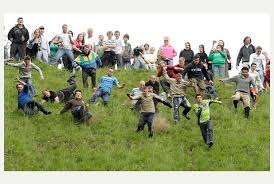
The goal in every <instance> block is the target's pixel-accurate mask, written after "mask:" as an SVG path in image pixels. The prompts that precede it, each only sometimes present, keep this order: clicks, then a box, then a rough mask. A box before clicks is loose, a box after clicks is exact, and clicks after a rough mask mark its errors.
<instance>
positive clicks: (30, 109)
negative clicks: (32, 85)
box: [23, 100, 48, 116]
mask: <svg viewBox="0 0 274 184" xmlns="http://www.w3.org/2000/svg"><path fill="white" fill-rule="evenodd" d="M23 111H24V113H25V115H28V116H31V115H33V114H35V113H37V112H38V111H41V112H43V113H44V114H48V111H47V110H46V109H45V108H44V107H43V106H42V105H41V104H40V103H38V102H36V101H34V100H32V101H30V102H28V103H26V104H25V105H24V107H23Z"/></svg>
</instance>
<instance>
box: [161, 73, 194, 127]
mask: <svg viewBox="0 0 274 184" xmlns="http://www.w3.org/2000/svg"><path fill="white" fill-rule="evenodd" d="M163 74H164V77H165V79H166V81H167V82H168V83H169V84H170V93H171V96H172V101H173V110H174V113H173V117H174V121H175V124H177V123H178V122H179V121H180V114H179V107H180V106H183V107H184V108H185V109H184V111H183V115H184V116H185V118H186V119H190V118H189V116H188V115H187V114H188V112H189V111H190V109H191V105H190V103H189V101H188V100H187V98H186V97H185V92H184V87H185V86H186V85H188V84H189V82H187V81H185V80H183V78H182V75H181V74H180V73H177V74H176V79H173V78H170V77H169V76H168V74H167V71H166V70H164V71H163Z"/></svg>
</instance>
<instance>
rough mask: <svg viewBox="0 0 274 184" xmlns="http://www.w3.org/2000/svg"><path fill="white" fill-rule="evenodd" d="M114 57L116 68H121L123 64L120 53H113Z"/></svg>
mask: <svg viewBox="0 0 274 184" xmlns="http://www.w3.org/2000/svg"><path fill="white" fill-rule="evenodd" d="M115 57H116V59H117V65H118V68H122V66H123V60H122V54H115Z"/></svg>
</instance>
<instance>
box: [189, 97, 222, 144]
mask: <svg viewBox="0 0 274 184" xmlns="http://www.w3.org/2000/svg"><path fill="white" fill-rule="evenodd" d="M196 101H197V103H196V104H194V107H193V110H194V112H195V114H196V116H197V117H198V125H199V126H200V129H201V133H202V136H203V139H204V141H205V143H206V144H207V145H208V147H209V148H210V147H211V146H213V126H212V121H211V117H210V109H209V107H210V104H211V103H219V104H221V103H222V102H221V101H218V100H203V97H202V95H200V94H197V95H196Z"/></svg>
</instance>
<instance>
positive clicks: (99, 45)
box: [95, 35, 104, 60]
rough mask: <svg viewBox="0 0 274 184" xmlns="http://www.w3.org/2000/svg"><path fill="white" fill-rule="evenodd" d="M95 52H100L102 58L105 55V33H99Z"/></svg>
mask: <svg viewBox="0 0 274 184" xmlns="http://www.w3.org/2000/svg"><path fill="white" fill-rule="evenodd" d="M95 53H96V54H98V56H99V58H100V59H101V60H102V58H103V55H104V35H99V41H98V43H97V44H96V46H95Z"/></svg>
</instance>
